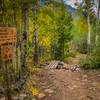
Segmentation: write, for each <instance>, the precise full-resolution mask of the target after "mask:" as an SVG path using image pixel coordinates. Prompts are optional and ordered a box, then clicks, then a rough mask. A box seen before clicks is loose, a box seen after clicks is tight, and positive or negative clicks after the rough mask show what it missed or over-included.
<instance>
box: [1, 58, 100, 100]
mask: <svg viewBox="0 0 100 100" xmlns="http://www.w3.org/2000/svg"><path fill="white" fill-rule="evenodd" d="M78 60H79V57H77V58H75V59H72V61H71V62H70V63H63V62H60V61H50V62H49V63H47V64H43V65H42V66H43V67H42V68H40V69H39V71H38V72H36V73H35V74H32V75H30V76H29V77H28V78H27V80H26V83H25V84H24V86H23V89H22V91H21V93H20V94H19V95H18V98H19V99H18V98H17V99H16V98H15V99H14V100H100V71H99V70H84V69H81V68H80V67H79V66H78V64H77V62H78ZM31 86H34V87H36V88H37V89H38V97H37V98H33V99H28V98H27V99H24V97H26V96H27V95H28V92H27V91H29V88H30V87H31ZM0 100H4V99H0Z"/></svg>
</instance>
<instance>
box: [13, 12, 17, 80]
mask: <svg viewBox="0 0 100 100" xmlns="http://www.w3.org/2000/svg"><path fill="white" fill-rule="evenodd" d="M16 26H17V22H16V12H15V11H14V27H16ZM13 51H14V55H13V66H14V68H15V76H16V66H17V62H16V43H15V44H14V48H13ZM15 81H16V77H15Z"/></svg>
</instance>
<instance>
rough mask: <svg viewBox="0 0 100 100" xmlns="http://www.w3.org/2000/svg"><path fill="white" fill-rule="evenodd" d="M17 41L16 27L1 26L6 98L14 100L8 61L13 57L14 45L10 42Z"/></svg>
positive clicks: (0, 38) (0, 34)
mask: <svg viewBox="0 0 100 100" xmlns="http://www.w3.org/2000/svg"><path fill="white" fill-rule="evenodd" d="M16 42H17V31H16V28H6V27H0V44H1V45H2V46H1V59H2V62H3V64H4V66H3V73H4V83H5V84H4V86H5V100H12V98H11V89H10V78H9V67H8V61H9V60H12V59H13V46H12V45H8V43H16Z"/></svg>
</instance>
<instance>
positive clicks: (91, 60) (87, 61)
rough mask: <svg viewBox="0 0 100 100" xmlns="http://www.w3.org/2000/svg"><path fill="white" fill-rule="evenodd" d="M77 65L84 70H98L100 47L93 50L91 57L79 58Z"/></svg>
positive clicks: (99, 65)
mask: <svg viewBox="0 0 100 100" xmlns="http://www.w3.org/2000/svg"><path fill="white" fill-rule="evenodd" d="M79 64H80V66H82V67H84V68H86V69H97V68H100V47H98V48H96V49H94V50H93V51H92V53H91V55H88V56H87V57H85V58H81V59H80V61H79Z"/></svg>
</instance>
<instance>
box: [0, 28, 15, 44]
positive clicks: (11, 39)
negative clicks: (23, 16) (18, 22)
mask: <svg viewBox="0 0 100 100" xmlns="http://www.w3.org/2000/svg"><path fill="white" fill-rule="evenodd" d="M16 42H17V31H16V28H7V27H0V44H5V43H16Z"/></svg>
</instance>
